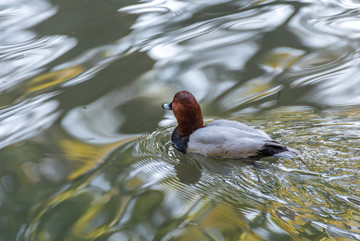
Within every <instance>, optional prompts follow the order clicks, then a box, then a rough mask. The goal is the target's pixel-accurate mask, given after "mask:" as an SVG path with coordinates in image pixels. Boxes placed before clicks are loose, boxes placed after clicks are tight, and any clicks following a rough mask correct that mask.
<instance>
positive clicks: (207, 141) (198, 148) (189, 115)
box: [162, 91, 296, 158]
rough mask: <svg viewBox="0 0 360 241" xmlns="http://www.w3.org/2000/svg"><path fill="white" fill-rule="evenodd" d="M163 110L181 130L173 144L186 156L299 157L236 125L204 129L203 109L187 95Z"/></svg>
mask: <svg viewBox="0 0 360 241" xmlns="http://www.w3.org/2000/svg"><path fill="white" fill-rule="evenodd" d="M162 107H163V108H164V109H166V110H172V111H173V113H174V115H175V118H176V120H177V122H178V126H177V127H176V128H175V130H174V132H173V133H172V136H171V140H172V142H173V143H174V146H175V147H176V149H178V150H179V151H181V152H183V153H199V154H202V155H204V156H209V157H224V158H247V157H258V156H273V155H277V154H279V153H285V152H291V153H293V154H296V150H294V149H291V148H288V147H286V146H284V145H282V144H280V143H278V142H276V141H274V140H272V139H271V137H270V136H269V135H267V134H266V133H265V132H264V131H262V130H257V129H254V128H252V127H249V126H247V125H244V124H242V123H240V122H237V121H230V120H215V121H212V122H210V123H207V124H206V125H204V121H203V115H202V112H201V108H200V105H199V103H198V102H197V101H196V99H195V97H194V96H193V95H192V94H191V93H190V92H188V91H180V92H178V93H176V94H175V96H174V99H173V101H172V102H171V103H166V104H163V105H162Z"/></svg>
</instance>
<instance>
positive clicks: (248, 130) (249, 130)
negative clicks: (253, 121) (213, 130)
mask: <svg viewBox="0 0 360 241" xmlns="http://www.w3.org/2000/svg"><path fill="white" fill-rule="evenodd" d="M206 126H209V127H210V126H219V127H227V128H235V129H237V130H240V131H242V132H243V133H244V135H246V134H248V135H249V136H254V135H256V136H258V137H259V138H261V137H262V138H264V139H267V140H271V137H270V136H269V135H268V134H266V133H265V132H264V131H262V130H258V129H255V128H253V127H250V126H247V125H245V124H243V123H240V122H238V121H231V120H223V119H221V120H215V121H212V122H210V123H207V124H206Z"/></svg>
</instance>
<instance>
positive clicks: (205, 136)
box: [186, 123, 271, 158]
mask: <svg viewBox="0 0 360 241" xmlns="http://www.w3.org/2000/svg"><path fill="white" fill-rule="evenodd" d="M210 124H211V123H210ZM223 124H224V123H216V124H211V125H209V124H208V125H207V126H206V127H204V128H201V129H198V130H197V131H195V132H194V133H192V134H191V135H190V138H189V142H188V146H187V150H186V151H187V152H193V153H200V154H202V155H205V156H217V157H226V158H246V157H251V156H256V155H258V152H259V151H260V150H261V149H262V148H263V146H264V145H265V143H266V141H268V140H269V141H270V140H271V139H270V137H269V136H268V135H267V134H265V133H264V132H258V131H256V130H255V129H253V128H251V127H248V126H246V125H242V124H241V123H239V124H241V125H237V124H234V123H230V124H231V125H227V126H224V125H223ZM227 124H229V123H227ZM233 125H236V126H235V127H234V126H233ZM239 127H240V128H239Z"/></svg>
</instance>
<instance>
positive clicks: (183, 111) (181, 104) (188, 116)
mask: <svg viewBox="0 0 360 241" xmlns="http://www.w3.org/2000/svg"><path fill="white" fill-rule="evenodd" d="M162 107H163V108H164V109H167V110H172V111H173V113H174V115H175V117H176V120H177V122H178V124H179V126H178V130H179V131H180V133H181V134H182V135H190V134H191V133H193V132H194V131H196V130H197V129H199V128H201V127H204V121H203V115H202V112H201V108H200V105H199V103H198V102H197V101H196V99H195V97H194V96H193V95H192V94H191V93H190V92H188V91H180V92H177V93H176V94H175V96H174V100H173V101H172V102H171V103H168V104H163V105H162Z"/></svg>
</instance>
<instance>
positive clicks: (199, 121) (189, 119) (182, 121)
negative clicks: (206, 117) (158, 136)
mask: <svg viewBox="0 0 360 241" xmlns="http://www.w3.org/2000/svg"><path fill="white" fill-rule="evenodd" d="M176 119H177V121H178V124H179V125H178V127H177V128H178V130H179V132H180V133H181V135H184V136H189V135H191V133H193V132H194V131H196V130H197V129H200V128H202V127H204V121H203V116H202V113H201V112H200V113H192V114H191V115H190V114H189V115H185V116H184V115H182V116H181V118H176Z"/></svg>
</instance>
